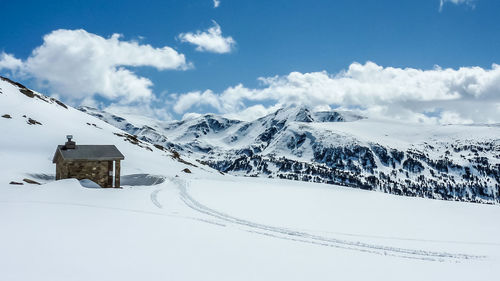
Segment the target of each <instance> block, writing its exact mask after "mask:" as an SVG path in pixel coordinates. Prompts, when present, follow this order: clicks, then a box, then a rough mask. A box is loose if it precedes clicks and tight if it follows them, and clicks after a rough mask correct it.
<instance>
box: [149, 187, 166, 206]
mask: <svg viewBox="0 0 500 281" xmlns="http://www.w3.org/2000/svg"><path fill="white" fill-rule="evenodd" d="M160 191H161V189H156V190H155V191H153V192H151V202H153V204H154V205H155V206H156V207H158V208H160V209H161V208H163V206H162V205H161V203H160V202H159V201H158V193H159V192H160Z"/></svg>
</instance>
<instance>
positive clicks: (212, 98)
mask: <svg viewBox="0 0 500 281" xmlns="http://www.w3.org/2000/svg"><path fill="white" fill-rule="evenodd" d="M201 105H209V106H211V107H213V108H216V109H220V108H221V106H220V102H219V98H218V97H217V96H216V95H214V93H213V92H212V91H210V90H206V91H204V92H199V91H195V92H189V93H187V94H183V95H182V96H180V97H179V99H178V100H177V102H176V104H175V105H174V111H175V112H176V113H183V112H185V111H186V110H187V109H189V108H192V107H196V106H201Z"/></svg>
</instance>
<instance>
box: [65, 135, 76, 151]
mask: <svg viewBox="0 0 500 281" xmlns="http://www.w3.org/2000/svg"><path fill="white" fill-rule="evenodd" d="M66 138H67V139H68V141H67V142H66V143H65V144H64V148H65V149H75V148H76V142H74V141H72V140H71V139H72V138H73V136H72V135H67V136H66Z"/></svg>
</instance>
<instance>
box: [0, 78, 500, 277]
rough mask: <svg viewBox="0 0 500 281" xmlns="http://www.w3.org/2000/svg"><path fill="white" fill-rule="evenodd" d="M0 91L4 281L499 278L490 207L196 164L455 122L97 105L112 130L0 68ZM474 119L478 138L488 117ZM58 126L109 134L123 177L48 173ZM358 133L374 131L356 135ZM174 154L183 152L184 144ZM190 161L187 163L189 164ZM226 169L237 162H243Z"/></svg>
mask: <svg viewBox="0 0 500 281" xmlns="http://www.w3.org/2000/svg"><path fill="white" fill-rule="evenodd" d="M0 92H1V93H0V116H2V117H0V129H1V132H2V138H0V159H1V161H0V225H1V226H2V231H0V280H8V281H15V280H51V281H54V280H56V281H58V280H61V281H62V280H64V281H66V280H217V281H220V280H332V279H339V280H367V279H374V280H449V279H453V280H494V279H495V278H496V276H498V272H497V270H496V268H497V265H498V264H499V263H500V227H499V225H498V223H496V222H497V221H498V220H499V219H500V209H499V208H498V205H484V204H472V203H464V202H446V201H438V200H429V199H422V198H410V197H402V196H394V195H389V194H384V193H381V192H371V191H366V190H359V189H353V188H347V187H341V186H337V185H327V184H321V183H320V184H318V183H306V182H293V181H288V180H279V179H267V178H249V177H247V178H244V177H236V176H232V175H228V174H226V175H221V174H220V173H218V172H216V171H215V170H213V169H211V168H209V167H206V166H203V165H201V164H200V163H198V162H196V161H193V160H192V159H195V158H200V159H205V161H207V162H209V161H212V162H211V165H212V166H214V167H217V165H216V164H214V163H219V162H217V161H222V160H221V159H223V157H227V156H228V155H229V153H230V151H231V150H233V151H241V152H240V154H239V156H238V157H242V155H246V154H245V153H249V155H247V156H245V157H254V156H255V154H257V153H255V152H254V151H258V150H259V149H260V152H259V155H262V157H263V158H265V157H269V158H271V157H272V156H271V155H272V154H273V153H275V154H278V153H282V154H286V156H287V159H289V160H287V161H297V163H298V162H299V161H301V159H307V158H308V157H314V153H315V152H314V150H313V149H314V144H313V143H319V141H318V139H320V137H321V134H322V133H324V132H325V131H326V130H331V131H334V130H337V131H336V133H335V134H332V135H333V137H329V138H326V139H323V140H321V143H322V144H332V145H333V144H339V143H340V144H342V145H345V141H346V140H350V141H351V142H352V144H353V145H358V144H366V143H369V142H370V141H373V140H377V141H379V142H382V141H384V140H387V141H389V140H391V138H390V137H389V136H386V134H387V135H389V133H391V134H398V137H397V138H392V140H393V141H394V143H389V142H387V145H391V146H393V147H398V148H399V149H400V150H404V149H411V148H412V146H413V145H414V143H415V142H417V141H416V140H417V139H416V138H421V139H420V140H421V141H423V140H425V139H426V137H427V136H429V135H431V134H432V135H436V138H438V137H439V139H440V140H442V139H443V136H444V137H446V138H449V137H450V135H452V134H455V135H454V136H455V137H456V138H459V137H460V138H462V139H463V140H464V141H465V140H467V136H466V135H461V133H460V132H459V131H458V130H457V129H456V127H454V126H451V127H449V129H446V128H448V127H445V129H444V130H442V131H439V133H438V132H434V133H431V132H422V134H421V135H417V136H415V137H414V138H415V139H414V138H413V137H411V134H412V133H414V132H415V130H414V129H412V128H406V129H405V127H404V126H402V125H401V126H400V127H397V126H398V125H397V124H391V126H389V127H388V128H387V129H385V131H384V129H383V128H380V129H379V130H377V131H375V130H369V129H370V128H371V127H372V126H373V124H371V123H370V122H373V121H369V120H366V119H362V118H361V117H359V116H354V115H347V114H344V115H343V114H342V113H338V114H335V113H308V112H307V111H305V110H303V111H302V112H301V111H300V110H299V112H297V113H300V114H296V115H290V114H289V113H288V112H285V111H280V112H278V113H277V114H276V115H271V116H267V117H265V118H262V119H259V120H257V121H256V122H250V123H246V122H240V121H234V120H227V119H224V118H221V117H217V116H203V117H201V118H197V119H191V120H186V121H181V122H175V123H165V122H159V121H154V120H146V119H139V120H137V119H134V120H133V121H130V122H129V119H128V118H127V119H121V118H120V117H118V116H113V115H111V114H108V113H105V112H101V113H98V112H97V111H92V112H90V113H91V114H93V115H96V114H100V115H101V116H97V117H99V118H102V119H105V120H106V121H107V122H109V123H111V124H112V125H113V126H112V125H110V124H108V123H106V122H104V121H102V120H99V119H97V118H95V117H93V116H90V115H88V114H85V113H84V112H81V111H79V110H76V109H74V108H72V107H69V106H67V105H64V104H63V103H61V102H59V101H57V100H55V99H52V98H49V97H46V96H44V95H42V94H39V93H37V92H33V91H31V90H29V89H26V88H25V87H24V86H22V85H18V84H16V83H14V82H11V81H9V80H6V79H2V80H0ZM87 112H88V111H87ZM303 113H305V114H303ZM290 116H292V117H290ZM295 117H296V118H295ZM130 120H131V119H130ZM308 120H309V121H311V122H307V121H308ZM318 120H321V122H320V121H318ZM339 121H343V122H339ZM330 122H333V123H330ZM356 122H358V123H356ZM279 123H282V124H283V127H282V128H279V127H281V125H278V124H279ZM349 124H358V125H356V126H348V125H349ZM115 126H116V127H115ZM342 126H344V127H342ZM117 127H119V128H120V129H118V128H117ZM273 128H274V129H273ZM285 128H286V129H285ZM426 128H427V127H426ZM121 129H123V130H125V131H127V132H129V133H130V134H128V133H126V132H125V131H122V130H121ZM389 129H390V130H391V131H388V130H389ZM447 130H448V131H447ZM471 130H473V131H474V132H475V134H476V136H475V138H477V139H482V140H483V141H485V142H486V141H488V139H489V138H491V134H494V133H495V132H496V131H495V130H497V128H494V127H493V128H491V130H492V131H491V132H490V131H489V130H490V129H488V128H487V127H471ZM298 132H304V133H305V132H307V134H306V140H304V141H298V140H297V141H296V142H295V147H291V148H289V147H288V146H287V145H285V144H287V143H288V142H289V140H290V138H292V137H295V133H298ZM311 132H312V133H311ZM367 132H369V134H371V135H368V133H367ZM132 133H133V134H136V135H138V138H140V139H144V140H145V141H141V140H139V139H137V138H136V137H135V136H133V135H131V134H132ZM167 133H168V134H167ZM66 134H73V135H74V139H75V140H76V142H77V144H78V143H80V144H114V145H116V146H117V147H118V148H119V150H120V151H121V152H122V153H123V154H124V155H125V160H124V161H123V163H122V171H123V172H122V185H123V188H122V189H96V188H85V187H83V186H82V185H80V183H79V182H78V181H77V180H74V179H66V180H60V181H53V177H54V176H53V175H54V172H55V167H54V165H53V164H52V156H53V153H54V151H55V148H56V146H57V145H58V144H61V143H63V142H64V141H65V135H66ZM361 134H362V135H364V136H365V137H366V138H368V139H361V138H360V135H361ZM481 134H482V135H481ZM404 135H406V136H407V137H406V138H404V137H403V136H404ZM232 136H234V137H235V138H232ZM312 137H314V138H316V141H313V138H312ZM193 138H194V139H195V140H193ZM257 138H258V139H259V140H260V141H258V142H256V141H255V140H256V139H257ZM377 138H379V139H377ZM396 139H397V140H398V142H396ZM149 142H151V143H156V142H158V143H161V144H162V145H164V146H165V147H167V148H168V149H167V148H164V147H162V146H160V145H158V144H157V145H156V146H155V145H153V144H151V143H149ZM300 143H302V145H299V144H300ZM306 144H307V146H306ZM171 148H172V149H171ZM203 148H210V149H208V150H204V149H203ZM222 148H223V149H222ZM249 148H251V149H252V150H251V152H250V151H246V149H249ZM175 150H182V151H181V153H182V156H181V157H179V155H178V154H177V153H176V152H174V151H175ZM216 150H217V151H216ZM405 151H406V150H405ZM299 152H300V153H299ZM217 153H220V154H217ZM251 153H254V154H251ZM406 153H407V152H405V154H406ZM478 153H479V152H478ZM483 153H484V155H487V153H488V152H484V151H483V152H481V155H483ZM276 159H278V160H279V158H276ZM377 159H378V158H377ZM280 161H281V160H280ZM356 161H357V160H356V159H354V160H353V162H356ZM488 161H496V160H495V158H493V159H490V158H488ZM190 162H194V163H191V164H190ZM269 163H272V162H269ZM276 163H278V162H276ZM356 163H357V162H356ZM377 164H379V162H377ZM311 165H312V164H311ZM314 165H316V164H314ZM252 167H253V166H252ZM252 167H251V168H252ZM426 167H427V166H426ZM185 168H188V169H190V170H191V171H192V173H184V172H182V170H184V169H185ZM252 169H254V168H252ZM268 169H269V170H271V169H272V166H271V165H269V168H268ZM228 171H232V172H234V173H243V170H238V169H236V168H235V169H233V170H228ZM292 171H293V170H292ZM254 172H256V170H255V171H254ZM284 172H285V171H279V170H276V171H275V172H271V173H270V174H269V175H272V176H277V175H279V173H284ZM290 173H291V172H290ZM23 179H29V180H35V181H38V182H39V183H41V185H37V184H30V183H28V182H26V181H23ZM11 181H13V182H20V183H23V185H13V184H9V183H10V182H11Z"/></svg>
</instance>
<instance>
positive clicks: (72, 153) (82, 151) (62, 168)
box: [52, 136, 125, 187]
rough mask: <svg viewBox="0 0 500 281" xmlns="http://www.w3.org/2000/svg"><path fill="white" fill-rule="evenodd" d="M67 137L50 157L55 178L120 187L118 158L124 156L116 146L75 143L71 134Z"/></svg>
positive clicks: (121, 158)
mask: <svg viewBox="0 0 500 281" xmlns="http://www.w3.org/2000/svg"><path fill="white" fill-rule="evenodd" d="M67 138H68V141H67V142H66V143H65V144H64V145H58V146H57V150H56V152H55V154H54V158H53V159H52V163H55V164H56V180H60V179H67V178H76V179H78V180H82V179H89V180H92V181H93V182H95V183H97V184H99V185H100V186H101V187H120V160H123V159H125V157H124V156H123V154H121V152H120V151H119V150H118V149H117V148H116V146H114V145H76V143H75V142H74V141H72V140H71V139H72V138H73V136H67ZM113 166H114V169H113ZM113 170H114V175H113ZM113 178H114V185H113Z"/></svg>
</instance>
